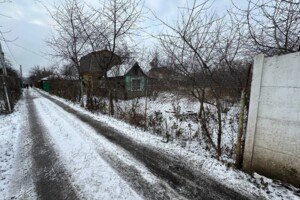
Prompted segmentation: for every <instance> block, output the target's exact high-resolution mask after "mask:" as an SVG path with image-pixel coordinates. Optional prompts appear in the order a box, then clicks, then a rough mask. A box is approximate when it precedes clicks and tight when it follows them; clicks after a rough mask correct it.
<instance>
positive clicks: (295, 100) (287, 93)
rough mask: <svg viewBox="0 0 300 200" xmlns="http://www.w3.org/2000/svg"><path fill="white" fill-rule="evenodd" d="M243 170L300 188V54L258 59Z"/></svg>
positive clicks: (260, 56)
mask: <svg viewBox="0 0 300 200" xmlns="http://www.w3.org/2000/svg"><path fill="white" fill-rule="evenodd" d="M243 167H244V169H245V170H246V171H250V172H252V171H256V172H258V173H260V174H263V175H266V176H269V177H272V178H276V179H281V180H283V181H286V182H290V183H292V184H293V185H296V186H298V187H299V186H300V52H299V53H292V54H288V55H283V56H274V57H264V56H263V55H258V56H256V58H255V61H254V68H253V78H252V86H251V96H250V108H249V116H248V125H247V133H246V142H245V151H244V163H243Z"/></svg>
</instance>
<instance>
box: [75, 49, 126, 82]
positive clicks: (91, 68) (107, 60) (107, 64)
mask: <svg viewBox="0 0 300 200" xmlns="http://www.w3.org/2000/svg"><path fill="white" fill-rule="evenodd" d="M79 62H80V67H79V73H80V75H81V77H82V78H83V80H84V81H89V80H92V81H96V80H97V79H98V78H99V77H102V76H103V75H104V73H105V72H107V71H108V70H109V69H110V68H111V67H112V66H115V65H120V64H121V63H122V59H121V57H120V56H118V55H116V54H114V53H113V52H111V51H108V50H101V51H95V52H92V53H89V54H87V55H85V56H83V57H82V58H81V59H80V61H79Z"/></svg>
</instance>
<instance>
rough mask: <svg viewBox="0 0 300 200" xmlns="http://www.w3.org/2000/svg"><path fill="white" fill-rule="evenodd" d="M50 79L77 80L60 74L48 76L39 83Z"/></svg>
mask: <svg viewBox="0 0 300 200" xmlns="http://www.w3.org/2000/svg"><path fill="white" fill-rule="evenodd" d="M51 79H60V80H78V78H77V77H74V76H65V75H61V74H52V75H50V76H46V77H44V78H42V79H40V80H39V81H46V80H51Z"/></svg>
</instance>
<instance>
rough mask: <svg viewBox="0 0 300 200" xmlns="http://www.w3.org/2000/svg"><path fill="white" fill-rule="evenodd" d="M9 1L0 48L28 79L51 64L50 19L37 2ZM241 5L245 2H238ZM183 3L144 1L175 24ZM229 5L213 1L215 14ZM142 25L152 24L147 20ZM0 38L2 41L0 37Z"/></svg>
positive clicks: (0, 19) (0, 15)
mask: <svg viewBox="0 0 300 200" xmlns="http://www.w3.org/2000/svg"><path fill="white" fill-rule="evenodd" d="M11 1H12V2H11V3H2V4H0V31H1V32H2V33H3V35H4V37H5V38H6V40H8V42H7V43H5V42H3V41H1V44H2V48H3V51H4V53H5V56H6V58H8V59H9V60H10V61H11V62H12V64H13V67H14V68H15V69H19V66H20V65H22V69H23V75H24V76H28V72H29V71H30V68H31V67H33V66H36V65H40V66H45V67H47V66H50V65H51V64H53V61H52V60H51V58H49V57H48V56H47V55H46V53H47V52H49V51H50V49H49V48H48V47H47V46H46V43H45V40H46V38H47V37H49V36H50V34H51V25H50V23H51V19H50V17H49V15H48V13H47V12H46V10H45V8H44V7H43V6H42V5H41V4H40V3H38V1H37V0H26V1H24V0H11ZM52 1H53V0H43V1H42V2H43V3H44V4H46V3H47V2H52ZM61 1H63V0H61ZM95 1H97V0H86V2H87V3H89V4H90V3H93V2H95ZM187 1H191V0H187ZM236 1H238V0H236ZM241 1H243V2H245V1H246V0H239V1H238V2H239V3H240V2H241ZM191 2H192V1H191ZM199 2H201V0H199ZM185 3H186V0H145V9H146V8H149V9H151V10H153V11H154V12H155V13H156V14H157V15H158V16H159V17H160V18H161V19H164V20H165V19H168V20H174V19H176V16H177V8H178V7H180V6H182V5H184V4H185ZM230 4H231V0H215V7H216V9H217V11H218V12H222V11H223V10H225V9H226V7H228V6H230ZM149 15H150V12H149ZM145 23H147V24H149V25H152V24H153V22H150V20H149V21H147V22H145ZM149 25H146V26H149ZM0 38H2V36H1V35H0ZM7 46H8V47H7Z"/></svg>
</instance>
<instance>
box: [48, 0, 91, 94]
mask: <svg viewBox="0 0 300 200" xmlns="http://www.w3.org/2000/svg"><path fill="white" fill-rule="evenodd" d="M46 8H47V7H46ZM47 10H48V12H49V14H50V15H51V17H52V19H53V21H54V23H55V24H54V32H53V34H52V37H51V38H49V39H48V40H47V41H46V42H47V44H48V46H50V47H51V48H52V50H53V52H54V53H53V54H52V56H55V57H58V58H60V59H62V60H64V61H65V62H68V63H71V65H72V66H74V67H75V68H76V71H77V76H78V79H80V76H79V66H80V63H79V59H80V57H81V56H83V55H84V54H85V53H86V52H87V51H88V50H89V48H90V47H89V45H88V38H87V37H84V28H83V27H82V24H84V23H89V20H90V18H91V17H92V16H93V13H92V14H88V12H86V11H85V5H84V4H83V3H81V1H78V0H65V1H64V2H63V3H61V4H60V5H54V6H53V7H52V8H47ZM80 82H81V81H80ZM81 96H82V90H81ZM80 99H81V97H80Z"/></svg>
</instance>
